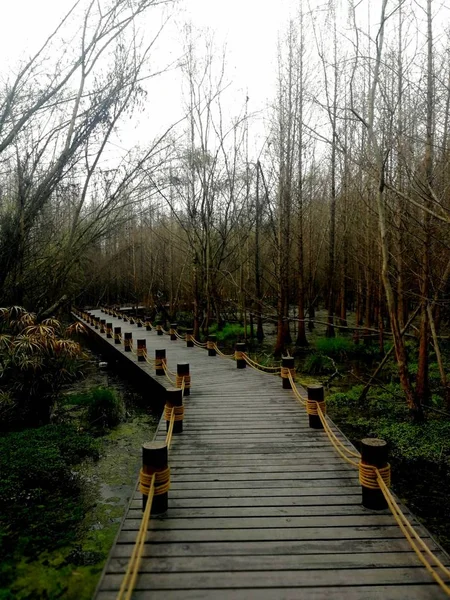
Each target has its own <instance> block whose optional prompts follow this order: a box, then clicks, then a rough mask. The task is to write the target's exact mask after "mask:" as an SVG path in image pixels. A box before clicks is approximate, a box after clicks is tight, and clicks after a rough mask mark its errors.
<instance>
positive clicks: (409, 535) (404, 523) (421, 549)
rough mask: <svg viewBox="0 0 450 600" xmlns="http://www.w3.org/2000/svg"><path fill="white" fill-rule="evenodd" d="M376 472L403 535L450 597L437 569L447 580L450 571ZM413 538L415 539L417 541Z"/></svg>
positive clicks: (449, 588)
mask: <svg viewBox="0 0 450 600" xmlns="http://www.w3.org/2000/svg"><path fill="white" fill-rule="evenodd" d="M375 470H376V472H377V480H378V484H379V487H380V489H381V491H382V492H383V496H384V497H385V499H386V502H387V504H388V506H389V508H390V510H391V512H392V514H393V516H394V519H395V520H396V522H397V525H398V526H399V527H400V529H401V531H402V533H403V535H404V536H405V537H406V539H407V540H408V542H409V545H410V546H411V548H412V549H413V550H414V552H415V553H416V554H417V556H418V558H419V560H420V562H421V563H422V564H423V565H424V567H425V568H426V570H427V571H428V572H429V573H430V575H431V576H432V577H433V579H434V580H435V581H436V582H437V583H438V584H439V586H440V587H441V589H442V590H443V591H444V592H445V593H446V594H447V596H450V587H449V586H448V584H446V583H445V582H444V581H443V579H442V577H441V576H440V574H439V573H438V572H437V571H436V568H438V569H440V570H441V571H442V573H443V574H444V576H445V577H447V578H450V570H449V569H448V568H447V567H445V566H444V565H443V564H442V562H441V561H440V560H439V558H438V557H437V556H436V555H435V554H434V553H433V552H432V551H431V550H430V549H429V548H428V546H427V545H426V544H425V542H424V541H423V540H422V538H421V537H420V536H419V534H418V533H417V531H416V530H415V529H414V527H413V526H412V525H411V523H410V522H409V521H408V519H407V518H406V517H405V515H404V513H403V512H402V510H401V509H400V507H399V505H398V504H397V502H396V500H395V498H394V496H393V495H392V494H391V492H390V490H389V489H388V487H387V485H386V483H385V481H384V479H383V476H382V475H381V473H380V470H379V469H375ZM413 538H415V540H414V539H413ZM416 542H417V543H416ZM424 554H426V555H427V556H428V558H429V559H430V560H431V561H434V563H435V565H432V564H430V563H429V562H428V560H427V559H426V557H425V556H424Z"/></svg>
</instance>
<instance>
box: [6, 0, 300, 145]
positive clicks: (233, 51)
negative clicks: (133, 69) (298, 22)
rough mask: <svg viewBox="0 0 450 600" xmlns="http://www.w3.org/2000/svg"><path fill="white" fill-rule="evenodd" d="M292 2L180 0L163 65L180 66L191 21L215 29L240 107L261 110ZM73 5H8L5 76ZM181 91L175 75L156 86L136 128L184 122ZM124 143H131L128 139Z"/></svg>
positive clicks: (165, 39)
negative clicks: (148, 110)
mask: <svg viewBox="0 0 450 600" xmlns="http://www.w3.org/2000/svg"><path fill="white" fill-rule="evenodd" d="M288 1H289V0H277V1H276V2H274V1H273V0H226V1H224V2H219V1H217V0H180V1H179V2H178V3H177V4H176V10H175V11H174V14H173V17H172V18H171V20H170V22H169V25H168V26H167V28H166V31H165V32H164V33H163V35H162V37H161V43H160V54H159V56H160V58H159V59H158V60H161V57H163V56H165V55H166V56H167V58H168V60H175V59H176V57H177V55H178V54H181V44H180V41H181V38H180V29H181V27H182V24H183V23H184V22H186V21H189V20H191V21H192V23H193V24H194V25H195V26H196V27H199V28H210V29H212V30H214V31H215V40H216V43H217V45H218V47H220V46H221V45H222V44H224V43H226V46H227V65H228V71H227V81H230V80H232V81H233V85H234V88H233V90H234V91H233V93H234V99H235V101H236V103H241V100H242V105H243V103H244V102H245V97H246V96H247V93H248V96H249V98H250V100H249V104H248V108H249V111H250V112H254V111H258V110H261V109H262V108H264V106H265V105H266V103H267V101H268V99H269V97H270V95H271V94H272V90H273V87H272V84H273V79H274V72H275V69H274V61H275V56H276V45H277V35H278V31H279V27H280V25H281V24H282V23H283V22H285V19H286V9H285V6H286V4H287V2H288ZM72 3H73V0H39V1H36V0H16V1H8V2H6V1H4V2H3V3H2V31H1V36H0V53H1V56H2V64H3V67H2V70H3V68H4V67H5V66H11V65H13V64H14V63H15V62H16V60H17V59H18V58H24V57H26V56H27V55H28V54H29V53H31V52H32V51H33V50H35V49H36V48H37V47H38V46H39V44H40V43H42V41H43V40H44V39H45V37H46V35H47V34H48V33H49V32H50V31H51V30H52V29H53V27H54V26H56V24H57V23H58V22H59V20H60V19H61V17H62V16H63V15H64V14H65V13H66V11H67V10H68V9H69V8H70V7H71V6H72ZM154 15H155V16H156V12H153V13H152V11H150V12H149V17H150V18H153V16H154ZM180 88H181V83H180V79H179V77H178V76H177V75H176V74H174V73H171V74H170V75H169V76H166V77H162V78H159V79H157V80H154V81H153V82H152V84H151V88H150V89H151V93H150V94H149V104H150V105H151V115H150V117H143V116H140V117H138V118H137V119H136V121H135V123H134V126H135V127H138V128H141V131H142V123H143V122H146V121H145V119H148V118H150V119H151V120H152V126H151V127H152V128H153V127H155V130H158V126H157V125H159V127H161V128H163V127H164V126H165V124H169V123H170V122H171V121H172V120H174V119H176V118H178V117H180V116H181V114H182V106H181V103H180ZM156 115H157V118H156V119H155V116H156ZM143 120H144V121H143ZM155 120H156V121H158V123H156V122H155ZM131 127H132V125H131V124H130V128H131ZM126 137H127V136H126ZM132 137H134V134H133V136H132ZM130 141H131V138H130ZM124 143H129V142H127V141H126V138H124Z"/></svg>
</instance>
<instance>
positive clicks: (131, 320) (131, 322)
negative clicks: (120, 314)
mask: <svg viewBox="0 0 450 600" xmlns="http://www.w3.org/2000/svg"><path fill="white" fill-rule="evenodd" d="M130 325H134V319H133V317H132V316H130Z"/></svg>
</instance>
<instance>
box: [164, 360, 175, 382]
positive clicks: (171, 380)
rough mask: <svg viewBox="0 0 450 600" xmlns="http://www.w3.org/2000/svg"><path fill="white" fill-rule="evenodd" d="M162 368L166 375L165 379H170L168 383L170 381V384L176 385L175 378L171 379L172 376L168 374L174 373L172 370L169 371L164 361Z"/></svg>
mask: <svg viewBox="0 0 450 600" xmlns="http://www.w3.org/2000/svg"><path fill="white" fill-rule="evenodd" d="M162 368H163V369H164V374H165V376H166V377H167V379H168V380H169V381H170V383H171V384H172V385H175V386H176V380H175V379H172V378H171V377H170V374H172V375H176V373H172V371H169V369H168V368H167V364H166V362H165V361H164V362H163V363H162Z"/></svg>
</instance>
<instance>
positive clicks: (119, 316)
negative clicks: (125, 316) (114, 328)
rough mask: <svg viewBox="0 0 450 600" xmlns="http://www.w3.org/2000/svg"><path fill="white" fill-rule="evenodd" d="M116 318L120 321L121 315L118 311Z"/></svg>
mask: <svg viewBox="0 0 450 600" xmlns="http://www.w3.org/2000/svg"><path fill="white" fill-rule="evenodd" d="M117 318H118V319H120V320H122V314H121V313H120V312H119V311H117Z"/></svg>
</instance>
